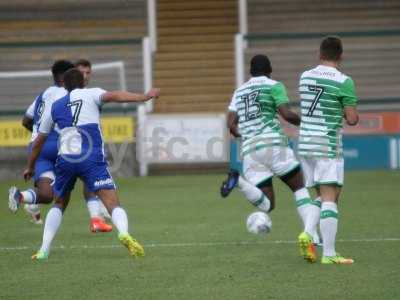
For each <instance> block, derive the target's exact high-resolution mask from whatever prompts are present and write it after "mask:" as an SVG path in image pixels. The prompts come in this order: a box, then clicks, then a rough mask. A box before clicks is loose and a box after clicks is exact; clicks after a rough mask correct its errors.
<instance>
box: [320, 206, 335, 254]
mask: <svg viewBox="0 0 400 300" xmlns="http://www.w3.org/2000/svg"><path fill="white" fill-rule="evenodd" d="M319 226H320V230H321V235H322V247H323V248H322V249H323V255H324V256H335V255H336V251H335V239H336V232H337V227H338V209H337V204H336V203H334V202H322V205H321V220H320V225H319Z"/></svg>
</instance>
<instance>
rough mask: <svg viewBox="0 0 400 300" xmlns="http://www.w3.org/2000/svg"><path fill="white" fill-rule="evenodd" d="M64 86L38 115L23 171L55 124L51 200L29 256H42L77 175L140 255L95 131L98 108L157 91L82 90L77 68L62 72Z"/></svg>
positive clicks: (154, 94) (131, 250)
mask: <svg viewBox="0 0 400 300" xmlns="http://www.w3.org/2000/svg"><path fill="white" fill-rule="evenodd" d="M64 84H65V88H66V89H67V90H68V94H67V95H66V96H64V97H63V98H61V99H60V100H58V101H56V102H55V103H54V104H53V105H52V109H51V113H50V115H45V116H44V118H43V120H42V123H41V124H40V127H39V134H38V137H37V138H36V140H35V142H34V144H33V147H32V152H31V154H30V156H29V159H28V165H27V168H26V170H25V171H24V177H25V179H29V178H31V177H32V176H33V174H34V166H35V161H36V160H37V158H38V156H39V154H40V152H41V149H42V147H43V145H44V144H45V142H46V139H47V137H48V135H49V134H50V133H51V131H52V128H53V127H54V126H56V127H57V128H58V129H59V131H60V137H59V140H60V146H59V152H58V157H57V164H56V168H55V173H56V179H55V182H54V192H55V197H56V199H55V203H54V206H53V207H52V208H51V209H50V210H49V212H48V214H47V216H46V221H45V226H44V232H43V243H42V246H41V248H40V250H39V251H38V252H37V253H36V254H34V255H33V256H32V259H34V260H44V259H47V257H48V254H49V251H50V246H51V243H52V241H53V239H54V236H55V234H56V232H57V230H58V229H59V226H60V224H61V220H62V215H63V212H64V211H65V209H66V208H67V206H68V202H69V199H70V194H71V191H72V190H73V188H74V184H75V181H76V179H77V178H78V177H80V178H81V179H82V180H83V182H84V183H85V185H86V186H87V188H88V189H89V191H91V192H94V193H95V194H96V195H97V196H98V197H99V198H100V199H101V201H102V202H103V203H104V205H105V206H106V208H107V210H108V212H109V213H110V215H111V219H112V222H113V224H114V225H115V227H116V228H117V230H118V233H119V235H118V237H119V240H120V241H121V243H122V244H123V245H124V246H126V247H127V248H128V251H129V253H130V255H132V256H143V255H144V250H143V247H142V246H141V245H140V244H139V243H138V242H137V241H136V240H134V239H133V238H132V237H131V236H130V235H129V233H128V218H127V215H126V212H125V210H124V209H123V208H121V207H120V205H119V200H118V196H117V193H116V187H115V184H114V180H113V178H112V177H111V174H110V173H109V171H108V169H107V162H106V160H105V157H104V143H103V139H102V136H101V129H100V107H101V106H102V105H103V104H106V103H108V102H116V103H123V102H143V101H147V100H150V99H152V98H156V97H158V95H159V92H158V90H156V89H152V90H150V91H149V92H148V93H147V94H145V95H143V94H133V93H129V92H124V91H115V92H106V91H105V90H102V89H100V88H91V89H86V88H83V87H84V78H83V75H82V73H81V72H80V71H79V70H77V69H72V70H69V71H67V72H66V73H65V75H64Z"/></svg>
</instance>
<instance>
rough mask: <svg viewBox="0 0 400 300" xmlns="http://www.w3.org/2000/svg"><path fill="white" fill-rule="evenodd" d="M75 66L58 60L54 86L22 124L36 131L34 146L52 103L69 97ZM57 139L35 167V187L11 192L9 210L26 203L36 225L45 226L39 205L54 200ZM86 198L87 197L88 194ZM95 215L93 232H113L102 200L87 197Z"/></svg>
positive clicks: (51, 140)
mask: <svg viewBox="0 0 400 300" xmlns="http://www.w3.org/2000/svg"><path fill="white" fill-rule="evenodd" d="M73 67H74V65H73V64H72V63H71V62H69V61H66V60H58V61H56V62H55V63H54V64H53V66H52V69H51V70H52V74H53V79H54V84H55V85H54V86H51V87H49V88H47V89H46V90H45V91H44V92H43V93H41V94H40V95H39V96H38V97H37V98H36V100H35V101H34V102H33V103H32V104H31V105H30V106H29V108H28V110H27V112H26V114H25V116H24V118H23V121H22V124H23V126H24V127H25V128H27V129H28V130H30V131H32V137H31V144H32V142H33V141H34V140H35V138H36V137H37V131H38V128H39V125H40V122H41V119H42V116H43V114H44V113H45V112H46V110H48V109H50V108H51V105H52V103H53V102H54V101H55V100H57V99H59V98H61V97H63V96H64V95H66V93H67V91H66V90H65V89H64V87H63V74H64V73H65V72H66V71H67V70H69V69H71V68H73ZM57 139H58V133H57V132H56V131H52V133H51V134H50V135H49V138H48V139H47V141H46V144H45V145H44V147H43V150H42V153H41V154H40V157H39V158H38V160H37V162H36V165H35V176H34V184H35V188H33V189H28V190H25V191H19V190H18V188H17V187H14V186H13V187H11V188H10V190H9V208H10V210H11V211H12V212H14V213H15V212H16V211H17V209H18V207H19V205H20V204H21V203H25V205H24V208H25V210H26V211H27V212H28V213H29V214H30V215H31V216H32V221H33V222H34V223H35V224H42V220H41V218H40V209H39V205H38V204H39V203H41V204H49V203H51V202H52V200H53V189H52V186H51V185H52V182H53V181H54V164H55V160H56V158H57V151H58V148H57ZM85 196H86V195H85ZM85 199H87V200H86V201H87V203H88V209H89V213H90V215H91V222H90V230H91V231H92V232H99V231H101V232H109V231H111V230H112V226H111V225H108V224H106V223H104V221H103V220H102V218H101V215H100V210H99V208H98V207H99V200H98V199H97V198H96V197H95V196H93V195H88V196H87V197H85Z"/></svg>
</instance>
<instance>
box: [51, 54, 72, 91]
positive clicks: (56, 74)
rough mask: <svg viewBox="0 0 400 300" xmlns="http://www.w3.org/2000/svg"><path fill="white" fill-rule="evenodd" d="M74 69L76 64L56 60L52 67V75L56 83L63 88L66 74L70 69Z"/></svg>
mask: <svg viewBox="0 0 400 300" xmlns="http://www.w3.org/2000/svg"><path fill="white" fill-rule="evenodd" d="M73 67H74V64H73V63H72V62H70V61H68V60H64V59H60V60H56V61H55V62H54V64H53V66H52V67H51V73H52V74H53V79H54V83H55V84H56V85H59V86H61V85H62V84H63V76H64V73H65V72H66V71H68V70H69V69H72V68H73Z"/></svg>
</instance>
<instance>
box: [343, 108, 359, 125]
mask: <svg viewBox="0 0 400 300" xmlns="http://www.w3.org/2000/svg"><path fill="white" fill-rule="evenodd" d="M344 117H345V119H346V122H347V124H348V125H350V126H355V125H357V123H358V120H359V117H358V112H357V108H356V107H355V106H345V107H344Z"/></svg>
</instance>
